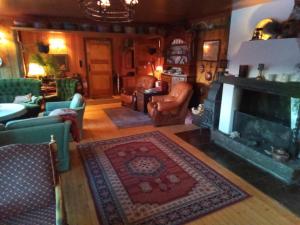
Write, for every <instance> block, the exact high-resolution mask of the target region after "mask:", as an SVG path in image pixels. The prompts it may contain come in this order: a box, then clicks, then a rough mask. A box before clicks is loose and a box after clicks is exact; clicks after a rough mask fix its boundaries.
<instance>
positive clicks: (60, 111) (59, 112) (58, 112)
mask: <svg viewBox="0 0 300 225" xmlns="http://www.w3.org/2000/svg"><path fill="white" fill-rule="evenodd" d="M64 115H72V116H77V112H76V111H75V110H73V109H68V108H62V109H54V110H53V111H51V112H50V113H49V115H48V116H64Z"/></svg>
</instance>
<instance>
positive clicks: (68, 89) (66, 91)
mask: <svg viewBox="0 0 300 225" xmlns="http://www.w3.org/2000/svg"><path fill="white" fill-rule="evenodd" d="M55 82H56V95H52V96H47V97H46V101H47V102H50V101H51V102H53V101H69V100H70V99H71V98H72V97H73V95H74V94H75V93H76V90H77V83H78V81H77V80H75V79H70V78H62V79H57V80H56V81H55Z"/></svg>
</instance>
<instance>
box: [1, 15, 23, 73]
mask: <svg viewBox="0 0 300 225" xmlns="http://www.w3.org/2000/svg"><path fill="white" fill-rule="evenodd" d="M0 24H1V25H0V33H1V39H2V38H4V39H3V40H0V57H1V58H2V60H3V65H2V66H1V67H0V79H1V78H16V77H20V70H19V65H18V60H17V49H16V45H15V38H14V33H13V31H12V30H10V28H9V26H8V25H7V24H6V23H5V22H3V21H0Z"/></svg>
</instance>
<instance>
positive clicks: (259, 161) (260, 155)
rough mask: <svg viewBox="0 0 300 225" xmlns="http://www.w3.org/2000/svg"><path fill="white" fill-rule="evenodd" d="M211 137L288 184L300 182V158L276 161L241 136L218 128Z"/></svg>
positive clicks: (218, 143)
mask: <svg viewBox="0 0 300 225" xmlns="http://www.w3.org/2000/svg"><path fill="white" fill-rule="evenodd" d="M211 138H212V140H213V141H214V142H215V143H216V144H217V145H220V146H222V147H223V148H225V149H227V150H228V151H230V152H232V153H234V154H236V155H238V156H239V157H242V158H244V159H245V160H247V161H248V162H250V163H252V164H254V165H256V166H258V167H260V168H261V169H263V170H265V171H266V172H268V173H270V174H272V175H273V176H276V177H277V178H279V179H280V180H282V181H284V182H286V183H288V184H294V183H299V182H300V159H297V160H292V161H288V162H285V163H282V162H279V161H276V160H274V159H273V158H272V157H271V156H269V155H267V154H266V153H265V152H264V151H263V149H256V148H255V147H249V146H247V145H246V144H245V143H244V142H243V140H242V139H241V138H235V139H232V138H230V137H229V135H227V134H224V133H222V132H220V131H218V130H213V131H212V133H211Z"/></svg>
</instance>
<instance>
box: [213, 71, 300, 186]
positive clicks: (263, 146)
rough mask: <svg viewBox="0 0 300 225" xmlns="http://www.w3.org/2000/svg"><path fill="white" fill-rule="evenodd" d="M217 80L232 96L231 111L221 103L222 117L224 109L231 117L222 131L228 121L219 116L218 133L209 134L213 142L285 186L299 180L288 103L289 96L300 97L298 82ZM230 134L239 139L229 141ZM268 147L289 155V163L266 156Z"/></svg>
mask: <svg viewBox="0 0 300 225" xmlns="http://www.w3.org/2000/svg"><path fill="white" fill-rule="evenodd" d="M219 81H220V82H221V83H223V86H224V87H223V90H224V88H225V90H226V88H228V87H226V86H230V87H231V88H233V93H235V95H234V104H232V105H231V106H232V108H229V107H230V106H227V107H224V106H225V102H223V100H224V99H223V100H222V104H223V115H224V110H225V109H226V110H232V113H233V117H232V125H231V128H230V130H229V131H228V132H224V130H222V129H223V128H224V127H222V122H223V123H225V122H226V123H228V122H229V120H230V118H228V117H227V118H226V117H222V112H221V116H220V124H219V130H213V131H212V139H213V141H214V142H216V143H217V144H219V145H221V146H223V147H224V148H226V149H228V150H229V151H231V152H233V153H235V154H237V155H239V156H241V157H242V158H244V159H246V160H248V161H249V162H251V163H253V164H255V165H257V166H259V167H261V168H262V169H264V170H266V171H268V172H270V173H272V174H273V175H275V176H277V177H279V178H280V179H282V180H284V181H286V182H288V183H294V182H298V181H300V159H299V158H298V149H299V146H298V145H296V146H294V144H293V142H292V140H293V130H292V127H293V126H294V124H293V119H292V117H293V109H292V108H293V107H292V104H291V98H292V97H294V98H300V92H299V90H300V83H298V82H289V83H279V82H273V81H259V80H256V79H250V78H238V77H233V76H230V77H220V79H219ZM225 97H226V95H225ZM223 98H224V92H223ZM233 106H234V107H233ZM226 110H225V111H226ZM224 120H226V121H225V122H224ZM232 131H237V132H239V134H240V137H238V138H234V139H232V138H230V137H229V134H230V133H231V132H232ZM298 141H299V138H298ZM271 146H273V147H275V148H282V149H284V150H286V151H287V152H289V154H290V160H289V161H288V162H279V161H276V160H274V159H273V158H272V156H270V155H268V154H267V152H268V151H271ZM295 149H296V151H295ZM266 150H267V151H266Z"/></svg>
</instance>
